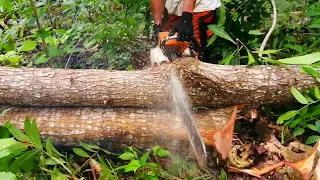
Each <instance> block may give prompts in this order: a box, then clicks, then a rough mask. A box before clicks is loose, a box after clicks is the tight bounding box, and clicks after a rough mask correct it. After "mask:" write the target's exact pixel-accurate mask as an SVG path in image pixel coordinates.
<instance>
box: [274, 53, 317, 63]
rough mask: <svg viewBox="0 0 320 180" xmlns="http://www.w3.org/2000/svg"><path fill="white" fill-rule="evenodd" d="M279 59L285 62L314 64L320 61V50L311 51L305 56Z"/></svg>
mask: <svg viewBox="0 0 320 180" xmlns="http://www.w3.org/2000/svg"><path fill="white" fill-rule="evenodd" d="M277 61H278V62H280V63H284V64H301V65H309V64H313V63H316V62H318V61H320V52H315V53H311V54H307V55H303V56H296V57H291V58H285V59H280V60H277Z"/></svg>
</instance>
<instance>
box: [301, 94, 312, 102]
mask: <svg viewBox="0 0 320 180" xmlns="http://www.w3.org/2000/svg"><path fill="white" fill-rule="evenodd" d="M302 95H303V97H304V98H306V100H307V101H308V102H309V103H312V102H314V101H315V100H313V99H312V98H311V97H310V96H309V95H308V94H307V93H306V92H302Z"/></svg>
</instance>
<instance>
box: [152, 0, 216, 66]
mask: <svg viewBox="0 0 320 180" xmlns="http://www.w3.org/2000/svg"><path fill="white" fill-rule="evenodd" d="M150 3H151V8H152V16H153V20H154V25H153V30H154V34H153V37H152V38H153V41H154V42H155V43H158V37H159V33H160V32H163V31H168V32H170V33H169V36H172V35H174V34H175V33H177V41H181V42H185V41H186V42H191V41H192V38H195V39H196V40H197V42H198V44H199V45H200V49H199V52H198V56H199V60H201V61H204V62H209V55H210V52H209V51H208V49H207V48H206V46H207V44H208V38H209V37H210V36H212V34H213V33H212V32H211V31H210V30H208V28H207V26H208V25H209V24H213V23H214V18H215V17H214V15H215V10H216V9H217V8H219V7H220V6H221V1H220V0H166V2H164V0H150ZM165 10H166V11H167V14H168V17H167V18H162V16H163V14H164V12H165Z"/></svg>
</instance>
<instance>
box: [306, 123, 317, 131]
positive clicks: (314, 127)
mask: <svg viewBox="0 0 320 180" xmlns="http://www.w3.org/2000/svg"><path fill="white" fill-rule="evenodd" d="M306 126H307V127H308V128H309V129H311V130H312V131H317V127H316V126H315V125H313V124H307V125H306Z"/></svg>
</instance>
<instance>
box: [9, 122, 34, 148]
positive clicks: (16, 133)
mask: <svg viewBox="0 0 320 180" xmlns="http://www.w3.org/2000/svg"><path fill="white" fill-rule="evenodd" d="M5 127H7V128H8V130H9V131H10V133H11V134H12V135H13V136H14V137H15V138H17V139H18V140H19V141H21V142H29V143H30V142H31V141H30V139H29V138H28V137H27V136H26V135H25V134H23V133H22V131H21V130H19V129H18V128H16V127H15V126H14V125H13V124H11V123H10V122H9V121H8V122H6V124H5Z"/></svg>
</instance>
